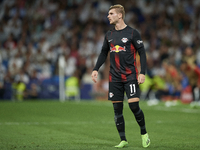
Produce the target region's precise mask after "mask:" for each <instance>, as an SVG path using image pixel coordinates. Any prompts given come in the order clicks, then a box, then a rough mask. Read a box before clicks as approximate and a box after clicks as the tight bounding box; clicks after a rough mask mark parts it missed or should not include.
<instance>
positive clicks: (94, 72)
mask: <svg viewBox="0 0 200 150" xmlns="http://www.w3.org/2000/svg"><path fill="white" fill-rule="evenodd" d="M97 76H98V71H96V70H94V71H92V75H91V77H92V80H93V81H94V83H96V82H97Z"/></svg>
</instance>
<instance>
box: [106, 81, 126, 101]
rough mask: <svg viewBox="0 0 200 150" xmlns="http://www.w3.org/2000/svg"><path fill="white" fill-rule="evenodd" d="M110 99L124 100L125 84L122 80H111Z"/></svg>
mask: <svg viewBox="0 0 200 150" xmlns="http://www.w3.org/2000/svg"><path fill="white" fill-rule="evenodd" d="M108 100H111V101H123V100H124V85H123V83H122V82H109V92H108Z"/></svg>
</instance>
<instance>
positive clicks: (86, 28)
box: [0, 0, 200, 103]
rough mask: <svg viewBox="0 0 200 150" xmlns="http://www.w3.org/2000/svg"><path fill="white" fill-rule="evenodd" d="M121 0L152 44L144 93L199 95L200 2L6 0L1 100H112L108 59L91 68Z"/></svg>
mask: <svg viewBox="0 0 200 150" xmlns="http://www.w3.org/2000/svg"><path fill="white" fill-rule="evenodd" d="M118 3H119V4H122V5H123V6H124V7H125V11H126V18H125V22H126V23H127V24H128V25H130V26H131V27H134V28H136V29H138V30H139V32H140V33H141V35H142V39H143V42H144V45H145V48H146V53H147V58H148V61H147V75H146V82H145V84H143V85H142V86H141V90H142V97H141V98H142V99H146V100H149V99H150V100H157V99H158V100H181V101H182V102H184V103H190V102H192V101H194V100H195V101H198V100H199V95H200V94H199V88H200V68H199V67H200V42H199V41H200V0H162V1H161V0H137V1H136V0H124V1H122V0H0V43H1V45H0V100H16V101H22V100H28V99H59V96H60V93H59V88H60V89H62V90H63V92H64V95H65V96H66V99H69V98H73V97H75V99H101V100H104V99H107V91H108V70H109V61H107V62H106V63H105V65H104V66H103V67H102V68H101V69H100V77H99V82H98V83H97V84H95V85H93V83H92V81H91V78H90V74H91V71H92V69H93V67H94V64H95V62H96V60H97V57H98V54H99V53H100V51H101V46H102V43H103V39H104V35H105V32H106V31H107V30H109V29H110V28H112V26H110V25H109V22H108V20H107V13H108V9H109V7H110V6H111V5H113V4H118ZM59 58H62V59H61V60H64V63H61V64H64V68H63V67H61V70H59V66H60V65H59ZM138 60H139V58H138ZM61 66H63V65H61ZM138 67H139V61H138ZM138 69H139V68H138ZM59 72H60V74H61V75H62V72H63V73H64V76H61V77H63V78H64V84H63V82H62V85H63V86H64V87H65V88H66V90H65V88H62V86H59Z"/></svg>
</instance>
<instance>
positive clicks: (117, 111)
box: [113, 102, 123, 115]
mask: <svg viewBox="0 0 200 150" xmlns="http://www.w3.org/2000/svg"><path fill="white" fill-rule="evenodd" d="M113 108H114V112H115V115H120V114H122V111H123V102H121V103H113Z"/></svg>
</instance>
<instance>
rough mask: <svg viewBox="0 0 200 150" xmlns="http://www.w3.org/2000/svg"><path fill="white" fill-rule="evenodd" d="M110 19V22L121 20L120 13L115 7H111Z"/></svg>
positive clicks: (114, 22)
mask: <svg viewBox="0 0 200 150" xmlns="http://www.w3.org/2000/svg"><path fill="white" fill-rule="evenodd" d="M108 20H109V21H110V24H114V25H115V24H116V23H117V22H118V20H119V14H118V13H117V12H116V10H115V9H111V10H110V11H109V12H108Z"/></svg>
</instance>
